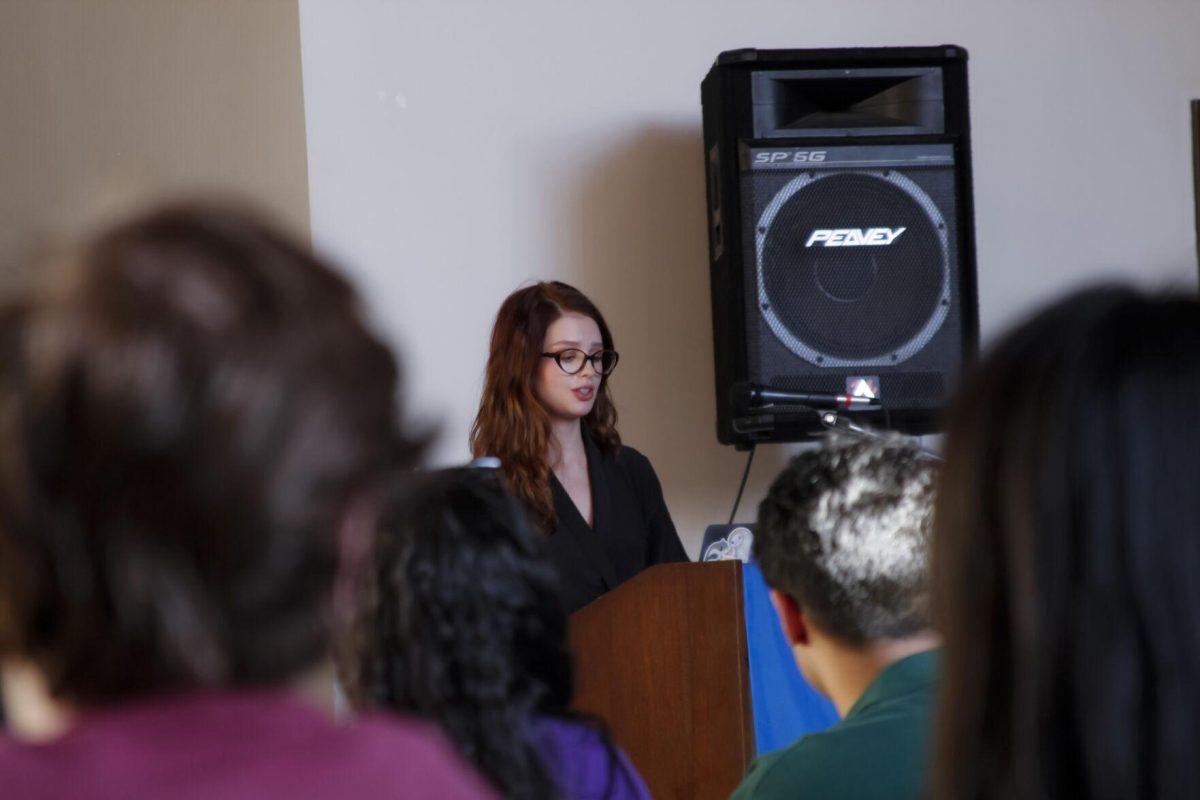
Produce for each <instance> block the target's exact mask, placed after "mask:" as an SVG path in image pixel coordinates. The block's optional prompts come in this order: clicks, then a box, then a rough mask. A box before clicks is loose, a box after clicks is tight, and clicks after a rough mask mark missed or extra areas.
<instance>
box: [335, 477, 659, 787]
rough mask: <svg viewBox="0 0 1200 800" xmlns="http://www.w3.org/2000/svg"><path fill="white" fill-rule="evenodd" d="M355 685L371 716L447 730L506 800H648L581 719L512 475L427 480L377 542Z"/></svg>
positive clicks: (546, 568)
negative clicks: (507, 484)
mask: <svg viewBox="0 0 1200 800" xmlns="http://www.w3.org/2000/svg"><path fill="white" fill-rule="evenodd" d="M377 546H378V553H377V564H376V575H375V579H374V580H373V581H372V582H371V586H370V589H369V590H368V591H367V596H368V602H367V604H366V607H365V609H364V613H363V615H362V617H361V619H360V621H359V624H358V625H357V626H356V628H355V636H354V639H353V642H352V646H351V647H350V648H349V649H350V651H351V652H350V653H349V655H348V657H347V659H346V661H345V666H344V674H345V677H346V683H347V686H348V689H349V691H350V694H351V697H352V698H353V700H354V701H355V703H356V704H357V705H359V706H360V707H369V706H371V705H376V706H380V707H384V708H390V709H395V710H397V711H402V712H410V713H415V714H420V715H423V716H426V717H428V718H430V719H432V720H435V721H436V722H437V723H438V724H439V725H440V726H441V727H442V729H443V730H444V731H445V732H446V734H447V735H448V736H449V737H450V739H451V740H452V741H454V742H455V743H456V744H457V745H458V748H459V750H460V751H461V752H462V754H463V755H464V756H465V757H466V758H468V759H469V760H470V761H472V762H473V763H474V764H475V765H476V766H478V768H479V769H480V770H481V771H482V773H483V774H484V775H485V776H487V778H488V779H489V780H490V781H491V782H492V785H493V786H494V787H495V788H496V789H497V790H498V791H499V793H500V794H501V795H503V796H504V797H506V798H515V799H516V800H526V799H528V798H551V797H563V798H579V799H580V800H582V799H583V798H588V799H589V800H592V799H597V800H598V799H599V798H613V800H624V799H626V798H629V799H633V798H647V797H648V796H649V795H648V794H647V791H646V788H645V786H644V785H643V783H642V780H641V778H640V777H639V776H638V774H637V772H636V771H635V770H634V768H633V767H632V765H631V764H630V763H629V761H628V760H627V758H626V757H625V755H624V754H623V753H621V752H620V751H619V750H617V749H616V747H615V746H614V745H613V744H612V742H611V741H610V740H609V739H608V737H607V736H606V735H605V734H604V733H603V732H602V731H601V730H600V729H599V728H598V727H597V726H596V725H594V724H591V723H590V722H589V721H587V720H584V719H580V718H579V717H577V716H575V715H573V714H572V713H571V712H570V711H569V710H568V709H569V706H570V703H571V695H572V679H571V658H570V654H569V653H568V650H567V643H566V624H567V618H566V613H565V611H564V610H563V608H562V605H561V603H559V602H558V598H557V586H556V583H555V573H554V568H553V566H552V565H551V564H550V563H549V562H548V561H545V560H543V559H542V558H540V557H539V556H538V539H537V536H536V535H535V533H534V531H533V529H532V528H531V527H530V526H529V524H528V523H527V521H526V517H525V514H524V511H523V509H522V508H521V506H520V503H519V502H518V501H517V500H516V499H515V498H514V497H512V496H511V495H510V494H508V492H507V491H506V490H505V488H504V484H503V478H502V475H501V473H500V471H499V470H493V469H473V468H465V469H457V470H446V471H441V472H436V473H432V474H430V475H425V476H421V477H420V478H419V479H417V485H416V487H415V488H411V489H409V490H408V491H407V492H401V493H399V496H398V499H397V502H396V503H395V505H394V506H393V507H392V509H391V511H390V513H388V514H387V515H386V516H385V519H384V520H383V524H382V530H381V532H380V534H379V537H378V542H377Z"/></svg>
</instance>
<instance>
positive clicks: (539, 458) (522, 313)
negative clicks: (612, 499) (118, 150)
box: [471, 281, 621, 534]
mask: <svg viewBox="0 0 1200 800" xmlns="http://www.w3.org/2000/svg"><path fill="white" fill-rule="evenodd" d="M568 312H575V313H578V314H583V315H585V316H588V317H591V318H592V319H593V320H595V321H596V325H597V326H599V328H600V339H601V341H602V342H603V343H604V347H605V348H606V349H610V350H611V349H614V348H613V338H612V333H611V332H610V331H609V329H608V324H607V323H605V321H604V317H603V316H602V315H601V314H600V310H599V309H597V308H596V306H595V305H594V304H593V303H592V301H591V300H588V299H587V297H585V296H584V294H583V293H582V292H580V291H579V290H578V289H576V288H575V287H573V286H568V285H567V284H565V283H561V282H559V281H542V282H539V283H536V284H534V285H532V286H527V287H525V288H524V289H518V290H517V291H515V292H513V293H512V294H510V295H509V296H508V297H507V298H506V299H505V300H504V302H503V303H502V304H501V306H500V311H499V312H497V314H496V324H495V325H494V326H493V327H492V342H491V346H490V348H489V350H488V362H487V372H486V375H485V377H484V384H483V396H482V397H481V398H480V401H479V413H478V414H477V415H476V417H475V424H474V425H473V426H472V427H471V452H472V453H473V454H474V455H475V457H476V458H478V457H480V456H495V457H497V458H499V459H500V463H501V464H502V465H503V470H504V475H505V477H506V478H507V479H508V485H509V488H510V489H511V490H512V492H513V493H514V494H515V495H516V496H517V497H518V498H519V499H520V500H521V501H522V502H523V503H524V504H525V506H526V508H528V509H529V512H530V515H531V517H532V518H533V519H534V520H535V521H536V523H537V524H538V526H539V527H540V528H541V530H542V532H543V533H547V534H548V533H550V532H551V531H553V530H554V528H555V527H556V526H557V524H558V517H557V515H556V514H555V513H554V501H553V499H552V495H551V493H550V474H551V470H550V462H549V461H547V460H546V451H547V448H548V447H549V445H550V415H549V413H548V412H547V411H546V408H545V406H543V405H542V402H541V401H540V400H539V399H538V398H537V394H536V393H535V392H534V376H535V374H536V372H537V369H538V366H539V364H540V363H541V361H540V360H541V354H542V346H543V342H544V341H545V339H546V330H547V329H548V328H549V327H550V325H551V323H553V322H554V321H555V320H556V319H558V318H559V317H561V316H562V315H563V314H565V313H568ZM582 422H583V426H584V429H585V430H586V431H587V432H588V433H589V434H590V435H591V437H592V441H593V442H595V443H596V445H597V446H598V447H599V448H600V450H601V452H603V453H606V454H607V453H613V452H615V451H616V450H617V449H618V448H619V447H620V446H621V437H620V436H619V435H618V434H617V427H616V426H617V410H616V408H615V407H614V406H613V401H612V395H611V394H610V392H609V389H608V378H607V377H602V378H601V379H600V388H599V390H598V391H597V392H596V402H595V404H594V405H593V406H592V410H591V411H590V412H588V415H587V416H586V417H584V418H583V420H582Z"/></svg>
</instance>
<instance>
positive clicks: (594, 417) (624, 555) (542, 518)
mask: <svg viewBox="0 0 1200 800" xmlns="http://www.w3.org/2000/svg"><path fill="white" fill-rule="evenodd" d="M616 366H617V352H616V350H614V349H613V339H612V334H611V333H609V330H608V325H606V324H605V322H604V317H602V316H601V315H600V311H599V310H598V309H597V308H596V306H595V305H593V304H592V302H591V301H590V300H588V299H587V298H586V297H585V296H584V295H583V293H581V292H580V291H579V290H578V289H575V288H574V287H571V286H568V285H567V284H565V283H560V282H558V281H550V282H543V283H538V284H535V285H533V286H529V287H526V288H524V289H520V290H518V291H516V292H513V293H512V294H511V295H509V296H508V298H507V299H505V301H504V303H503V304H502V305H501V306H500V311H499V313H498V314H497V315H496V324H495V327H494V328H493V329H492V342H491V348H490V350H489V353H488V363H487V375H486V377H485V380H484V387H483V397H482V399H481V400H480V403H479V415H478V416H477V417H476V418H475V425H474V426H473V428H472V430H471V450H472V452H473V453H474V454H475V456H476V457H479V456H496V457H498V458H499V459H500V463H501V465H502V467H503V470H504V473H505V475H506V477H507V478H508V483H509V486H510V488H511V489H512V491H513V492H514V493H515V494H516V495H517V497H519V498H520V499H521V500H522V501H523V502H524V504H525V507H526V508H527V509H528V511H529V514H530V517H531V518H532V519H533V520H534V522H535V523H536V524H537V525H538V527H539V528H540V529H541V530H542V533H543V534H544V535H545V551H546V554H547V556H548V557H549V559H550V560H551V561H552V562H553V563H554V565H555V567H556V568H557V569H558V573H559V581H560V585H561V593H562V598H563V604H564V606H565V607H566V609H567V611H568V612H570V611H575V610H577V609H579V608H582V607H583V606H584V605H586V604H587V603H589V602H591V601H592V600H594V599H596V598H597V597H599V596H600V595H602V594H604V593H605V592H606V591H608V590H609V589H612V588H613V587H614V586H616V585H617V584H619V583H621V582H622V581H624V580H626V579H628V578H630V577H632V576H633V575H635V574H636V573H638V572H639V571H641V570H643V569H645V568H646V567H648V566H651V565H652V564H660V563H663V562H667V561H686V560H687V554H686V553H684V550H683V545H682V544H680V542H679V536H678V534H677V533H676V532H675V525H674V523H672V522H671V515H670V513H668V511H667V505H666V503H665V502H664V501H663V495H662V487H661V486H660V485H659V482H658V476H657V475H655V474H654V468H653V467H651V466H650V462H649V461H648V460H647V459H646V457H645V456H644V455H642V454H641V453H639V452H638V451H637V450H634V449H633V448H632V447H624V446H622V445H621V437H620V436H618V435H617V428H616V421H617V412H616V409H615V408H614V407H613V402H612V396H611V395H610V393H609V389H608V380H607V378H608V376H609V375H610V374H612V371H613V369H614V368H615V367H616Z"/></svg>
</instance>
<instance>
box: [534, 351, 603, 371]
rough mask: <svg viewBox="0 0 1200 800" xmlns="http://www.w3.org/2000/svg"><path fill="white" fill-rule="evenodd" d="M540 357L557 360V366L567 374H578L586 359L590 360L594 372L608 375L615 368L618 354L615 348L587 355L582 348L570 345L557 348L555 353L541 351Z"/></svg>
mask: <svg viewBox="0 0 1200 800" xmlns="http://www.w3.org/2000/svg"><path fill="white" fill-rule="evenodd" d="M542 358H553V359H554V360H555V361H556V362H558V368H559V369H561V370H562V371H563V372H565V373H567V374H568V375H578V374H579V373H580V372H581V371H582V370H583V365H584V364H585V363H586V362H588V361H590V362H592V369H594V370H596V372H599V373H600V374H601V375H610V374H612V371H613V370H614V369H616V368H617V359H618V358H619V356H618V355H617V351H616V350H597V351H596V352H594V353H592V354H591V355H588V354H587V353H585V352H583V351H582V350H578V349H576V348H574V347H571V348H568V349H567V350H559V351H558V352H557V353H542Z"/></svg>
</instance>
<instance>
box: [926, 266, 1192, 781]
mask: <svg viewBox="0 0 1200 800" xmlns="http://www.w3.org/2000/svg"><path fill="white" fill-rule="evenodd" d="M1198 480H1200V303H1198V302H1197V300H1196V298H1195V297H1194V296H1192V295H1186V296H1184V295H1163V296H1154V297H1150V296H1146V295H1142V294H1139V293H1136V292H1134V291H1131V290H1128V289H1123V288H1102V289H1097V290H1090V291H1086V292H1083V293H1079V294H1076V295H1073V296H1071V297H1069V298H1068V299H1066V300H1063V301H1062V302H1059V303H1056V304H1055V305H1053V306H1051V307H1049V308H1048V309H1046V310H1044V311H1042V312H1041V313H1039V314H1037V315H1036V316H1034V317H1033V318H1032V319H1030V320H1029V321H1027V322H1025V323H1024V324H1022V325H1019V326H1018V327H1016V328H1015V329H1013V330H1012V331H1010V332H1009V333H1008V334H1007V335H1005V336H1004V337H1003V338H1001V339H1000V340H999V341H998V342H997V343H996V344H995V345H994V346H993V347H992V348H991V350H990V352H989V353H988V354H987V355H986V357H985V358H984V359H983V360H982V363H981V364H980V365H979V367H978V369H976V370H975V371H974V374H972V375H971V376H969V378H968V379H967V380H966V381H965V384H964V386H963V388H962V391H961V393H960V395H959V397H958V399H957V402H956V403H955V404H954V407H953V409H952V411H951V413H950V415H949V418H948V430H947V440H946V464H945V469H944V473H943V478H942V481H941V486H940V488H939V499H938V508H937V515H936V516H937V519H936V536H935V561H934V576H935V583H934V585H935V592H934V594H935V610H936V619H937V623H938V628H939V630H940V632H941V633H942V634H943V635H944V638H945V653H944V661H943V664H944V673H943V675H944V678H943V684H942V688H943V697H942V702H941V706H940V710H939V716H938V721H937V745H936V750H937V760H936V766H935V769H934V773H935V777H934V796H935V797H938V798H947V799H948V798H954V800H969V799H970V798H991V797H995V798H999V797H1023V798H1031V800H1037V799H1038V798H1052V797H1054V798H1058V797H1086V798H1118V797H1119V798H1175V797H1196V796H1200V767H1198V766H1197V762H1196V758H1195V753H1196V752H1197V749H1198V748H1200V716H1198V715H1197V709H1198V708H1200V684H1197V682H1196V677H1195V674H1196V670H1197V669H1198V668H1200V614H1198V613H1197V611H1196V609H1197V608H1200V493H1198V492H1197V490H1196V486H1197V481H1198Z"/></svg>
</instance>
